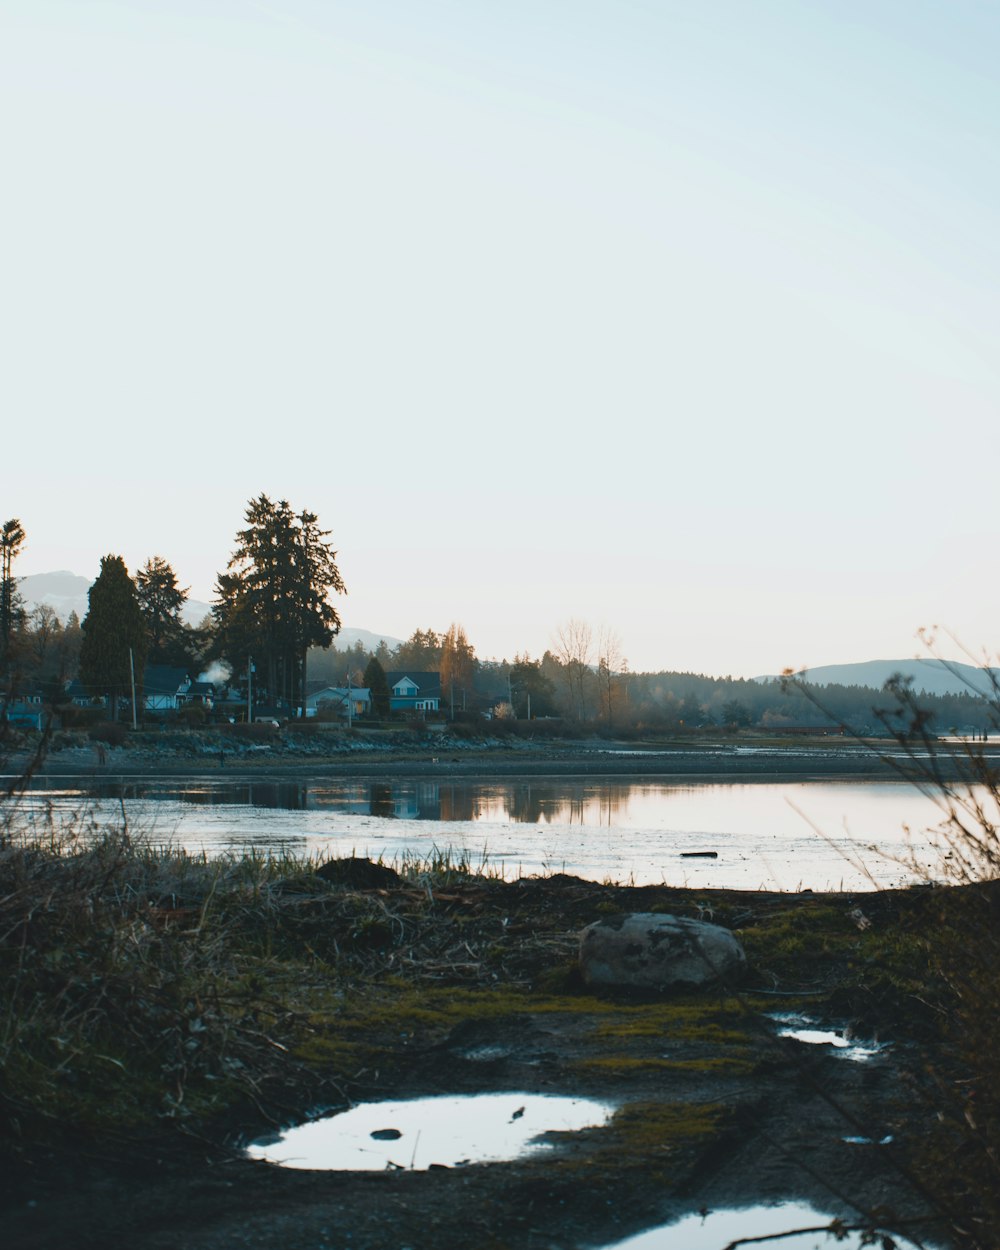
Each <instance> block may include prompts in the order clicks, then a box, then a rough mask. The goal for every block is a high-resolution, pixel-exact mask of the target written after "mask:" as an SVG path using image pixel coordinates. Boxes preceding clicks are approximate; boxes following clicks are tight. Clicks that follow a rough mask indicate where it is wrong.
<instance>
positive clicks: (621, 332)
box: [0, 0, 1000, 675]
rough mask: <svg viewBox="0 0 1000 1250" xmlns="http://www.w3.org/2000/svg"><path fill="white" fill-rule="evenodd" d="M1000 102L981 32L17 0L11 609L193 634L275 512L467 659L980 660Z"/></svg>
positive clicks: (5, 276)
mask: <svg viewBox="0 0 1000 1250" xmlns="http://www.w3.org/2000/svg"><path fill="white" fill-rule="evenodd" d="M998 63H1000V6H998V5H996V4H995V3H992V2H991V0H982V2H977V0H939V2H937V3H927V2H925V0H899V2H896V0H825V2H820V0H814V2H809V0H797V2H796V0H785V2H782V0H530V2H528V0H523V2H522V0H504V3H498V2H497V0H437V2H431V0H350V2H338V0H264V2H262V3H253V2H251V0H242V2H241V0H117V2H115V3H110V2H109V3H99V2H96V0H95V2H90V0H86V2H85V0H67V2H65V3H58V2H56V0H0V127H2V135H0V140H2V154H3V172H4V191H3V194H2V195H0V231H2V248H3V265H2V271H0V334H2V344H3V348H2V359H3V367H2V369H0V399H2V408H0V411H2V414H3V416H2V429H3V433H2V436H0V520H3V519H6V518H7V517H11V516H16V517H19V518H20V520H21V522H22V524H23V525H24V528H25V530H26V532H27V536H28V541H27V546H26V548H25V551H24V554H23V556H22V557H21V559H20V560H19V562H18V566H17V570H16V571H17V572H19V573H21V574H22V575H24V574H28V573H39V572H45V571H50V570H54V569H61V568H65V569H70V570H72V571H74V572H76V573H80V574H83V575H84V576H87V577H93V576H96V574H97V571H98V565H99V560H100V557H101V555H103V554H106V553H108V552H116V553H120V554H122V555H123V556H124V557H125V560H126V562H127V564H128V565H129V567H130V569H132V570H133V571H134V570H135V568H136V567H137V566H138V565H139V564H141V563H142V562H143V561H144V560H145V559H146V558H147V557H149V556H151V555H153V554H160V555H162V556H164V557H165V558H166V559H168V560H169V561H170V562H171V563H172V564H173V566H174V568H175V569H176V571H177V573H178V575H179V577H180V578H181V580H182V582H183V583H184V584H185V585H189V586H190V587H191V590H192V594H193V595H194V596H195V597H197V598H201V599H210V598H211V596H212V585H213V581H214V577H215V574H216V572H217V571H218V570H219V569H221V568H222V567H224V565H225V562H226V560H227V559H228V556H229V553H230V551H231V549H232V546H233V536H234V534H235V532H236V530H237V529H238V528H239V527H240V525H241V522H242V514H243V509H244V507H245V505H246V502H247V500H248V499H249V498H250V497H251V496H253V495H256V494H259V493H260V492H265V493H267V494H269V495H271V496H272V497H273V498H287V499H288V500H289V502H290V503H291V504H292V505H293V507H295V508H296V509H301V508H303V507H308V508H310V509H312V510H314V511H316V512H317V513H318V514H319V516H320V520H321V521H322V523H323V524H324V526H325V527H326V528H328V529H330V530H331V531H332V537H333V541H334V544H335V546H336V548H337V549H338V551H339V563H340V567H341V571H342V573H343V575H344V578H345V581H346V583H347V586H348V590H349V595H348V597H347V598H346V599H345V600H343V601H342V603H341V605H340V606H341V610H342V615H343V619H344V623H345V624H346V625H353V626H358V627H361V628H367V629H372V630H376V631H380V632H385V633H389V634H393V635H396V636H399V637H404V636H407V635H408V634H410V633H411V632H412V631H413V629H414V628H415V627H417V626H421V627H428V626H430V627H433V628H435V629H438V630H444V629H446V628H447V626H448V624H449V623H450V622H451V621H458V622H461V623H462V624H464V626H465V628H466V631H467V633H468V635H469V637H470V640H471V641H472V642H473V643H474V645H475V646H476V648H477V651H478V653H479V654H480V655H483V656H497V657H499V656H503V655H506V656H508V657H510V656H512V655H513V653H514V652H515V651H518V650H528V651H529V652H531V653H532V654H534V655H539V654H540V653H541V652H542V651H543V650H544V649H545V648H546V646H548V645H549V644H550V641H551V639H552V636H553V634H554V632H555V629H556V627H557V626H558V625H559V624H560V623H561V622H564V621H566V620H567V619H568V618H570V617H576V618H581V619H585V620H588V621H590V622H592V624H593V625H594V627H595V629H596V627H597V626H599V625H600V624H602V623H604V624H607V625H609V626H611V627H612V628H614V629H616V630H617V631H618V632H619V634H620V635H621V638H622V642H623V649H624V652H625V654H626V655H627V656H628V658H629V661H630V663H631V666H632V667H633V668H634V669H648V668H671V669H688V670H696V671H702V672H708V673H713V674H721V673H734V674H743V675H752V674H756V673H764V672H775V671H779V670H780V669H782V668H783V667H785V666H786V665H796V666H799V665H808V664H826V663H833V662H840V661H853V660H862V659H873V658H883V657H892V658H895V657H901V656H906V655H911V654H914V653H915V652H916V650H917V649H918V644H917V642H916V640H915V637H914V635H915V631H916V630H917V628H918V627H920V626H926V625H931V624H933V623H938V624H940V625H942V626H947V627H949V628H950V629H951V630H953V631H954V632H955V633H956V634H957V635H958V636H959V637H960V638H961V639H962V640H963V641H964V642H965V644H966V645H967V646H969V647H970V648H972V649H973V650H974V651H976V652H977V653H978V652H980V651H981V650H982V649H983V648H986V649H987V650H988V651H989V652H990V653H991V654H994V653H995V652H996V649H997V648H998V646H1000V637H998V633H1000V630H998V618H1000V613H998V607H1000V605H998V592H997V577H996V575H995V570H994V563H995V557H996V552H997V545H998V544H997V539H998V508H997V485H996V482H997V463H998V459H1000V454H998V443H1000V438H998V429H1000V426H998V420H997V416H998V398H1000V385H998V369H1000V355H998V347H997V345H998V343H1000V333H998V332H1000V325H998V320H1000V318H998V299H1000V222H998V206H1000V185H998V184H1000V151H998V137H1000V92H998V84H997V73H998V71H997V68H996V67H997V64H998ZM946 650H947V651H948V653H949V654H953V655H954V654H956V650H955V648H954V647H952V646H950V644H949V646H948V648H946Z"/></svg>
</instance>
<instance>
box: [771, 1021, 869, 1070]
mask: <svg viewBox="0 0 1000 1250" xmlns="http://www.w3.org/2000/svg"><path fill="white" fill-rule="evenodd" d="M767 1018H768V1019H769V1020H773V1021H774V1022H775V1023H776V1024H777V1025H778V1026H779V1027H778V1036H779V1037H790V1038H791V1039H792V1040H793V1041H796V1042H804V1043H806V1045H809V1046H829V1047H831V1049H833V1050H834V1051H836V1052H837V1054H838V1055H839V1056H840V1057H841V1058H843V1059H852V1060H854V1061H855V1062H856V1063H865V1062H867V1061H868V1060H869V1059H874V1058H875V1056H876V1055H882V1054H885V1052H886V1051H887V1050H888V1049H889V1048H890V1045H891V1044H890V1043H889V1042H860V1041H858V1040H857V1039H855V1038H851V1037H848V1035H847V1033H846V1032H845V1031H844V1030H842V1029H830V1028H823V1027H821V1026H820V1024H819V1022H818V1021H817V1020H813V1019H811V1018H810V1017H809V1016H801V1015H796V1014H793V1013H790V1012H781V1011H776V1012H771V1013H770V1014H769V1015H768V1017H767Z"/></svg>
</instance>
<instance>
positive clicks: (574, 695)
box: [555, 617, 594, 720]
mask: <svg viewBox="0 0 1000 1250" xmlns="http://www.w3.org/2000/svg"><path fill="white" fill-rule="evenodd" d="M593 638H594V634H593V630H592V629H591V628H590V626H589V625H588V624H587V622H586V621H580V620H577V618H576V617H571V618H570V619H569V620H568V621H566V622H565V624H563V625H560V626H559V627H558V628H557V629H556V636H555V653H556V655H557V656H558V657H559V660H560V662H561V663H562V666H563V674H564V676H565V680H566V689H567V695H568V698H569V704H570V707H571V708H572V710H573V712H574V714H575V715H576V716H577V717H578V719H580V720H586V717H587V685H588V681H589V679H590V678H591V676H592V674H591V671H590V664H591V660H592V658H593Z"/></svg>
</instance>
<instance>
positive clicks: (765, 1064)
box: [0, 866, 939, 1250]
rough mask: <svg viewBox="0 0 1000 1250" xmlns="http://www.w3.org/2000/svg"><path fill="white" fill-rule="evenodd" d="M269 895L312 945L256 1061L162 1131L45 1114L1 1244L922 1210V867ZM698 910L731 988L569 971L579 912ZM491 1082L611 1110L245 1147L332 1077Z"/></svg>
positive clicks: (251, 1241) (215, 1249) (9, 1193)
mask: <svg viewBox="0 0 1000 1250" xmlns="http://www.w3.org/2000/svg"><path fill="white" fill-rule="evenodd" d="M355 871H356V866H355V868H354V869H352V872H355ZM334 875H336V874H334ZM277 897H278V903H277V904H276V905H275V908H274V914H273V918H271V919H269V920H267V923H268V924H272V925H273V933H272V934H271V935H270V937H269V939H268V940H269V941H271V942H273V943H274V945H275V947H276V948H277V946H278V945H279V944H283V945H284V947H293V946H294V947H295V948H297V949H301V950H308V951H311V952H313V955H314V957H315V961H314V963H313V964H312V965H310V966H311V967H313V975H314V977H315V981H314V982H313V988H312V990H311V991H310V993H309V994H307V995H306V1001H307V1002H308V1003H309V1004H311V1005H310V1006H309V1007H308V1008H307V1009H302V1008H301V1007H300V1008H299V1009H298V1012H297V1014H296V1015H295V1018H294V1019H292V1018H291V1016H289V1017H288V1020H287V1022H286V1025H285V1028H286V1031H285V1033H283V1034H281V1035H280V1036H281V1038H282V1040H281V1042H280V1045H281V1047H282V1048H283V1049H285V1050H286V1051H287V1062H284V1061H282V1062H281V1063H279V1070H280V1073H281V1075H280V1077H279V1078H278V1079H275V1080H273V1081H271V1082H270V1083H265V1084H264V1085H262V1087H261V1088H260V1090H259V1096H258V1097H256V1098H255V1099H254V1100H253V1101H252V1102H248V1101H246V1100H244V1101H243V1102H241V1103H240V1104H239V1105H238V1106H234V1107H233V1108H231V1109H230V1110H229V1111H228V1112H227V1113H226V1114H225V1115H224V1116H222V1117H217V1118H214V1119H213V1118H211V1117H200V1118H199V1117H193V1118H192V1119H190V1120H189V1121H186V1122H185V1123H184V1124H183V1128H182V1129H181V1130H180V1131H178V1129H177V1128H176V1126H165V1127H164V1128H163V1129H162V1130H157V1129H154V1130H153V1131H149V1132H147V1131H143V1132H140V1133H136V1132H132V1133H130V1134H126V1133H125V1132H124V1131H122V1132H121V1133H120V1134H115V1133H109V1132H107V1131H104V1132H102V1134H101V1135H100V1136H99V1137H95V1138H90V1139H88V1138H87V1137H86V1136H85V1135H82V1134H79V1133H77V1134H75V1135H74V1137H73V1138H72V1139H70V1136H69V1134H67V1135H66V1139H65V1140H63V1141H60V1140H59V1138H58V1134H56V1135H55V1136H54V1137H52V1138H51V1139H50V1144H49V1145H48V1147H47V1148H46V1152H45V1153H44V1155H37V1154H36V1155H35V1157H33V1158H32V1159H31V1160H30V1162H28V1163H23V1162H22V1163H21V1164H19V1165H18V1167H17V1169H16V1171H11V1172H10V1173H8V1176H7V1181H6V1186H7V1188H6V1193H5V1202H4V1210H3V1212H2V1214H0V1219H2V1226H3V1228H4V1237H5V1244H6V1245H9V1246H12V1247H19V1248H22V1247H23V1248H24V1250H33V1248H37V1250H42V1248H43V1247H45V1248H48V1247H57V1246H58V1247H60V1248H62V1247H66V1246H74V1247H90V1246H95V1247H96V1246H108V1245H114V1244H128V1245H130V1246H131V1247H133V1250H142V1248H148V1250H154V1248H156V1250H160V1248H165V1247H168V1246H169V1247H171V1250H174V1248H175V1247H177V1246H184V1247H190V1248H191V1250H222V1248H223V1247H226V1248H229V1247H242V1246H256V1247H270V1246H274V1247H282V1248H283V1250H298V1248H299V1247H301V1248H302V1250H305V1248H306V1247H309V1248H310V1250H315V1248H316V1247H322V1246H330V1247H347V1246H351V1247H358V1248H359V1250H389V1248H390V1247H391V1248H393V1250H400V1248H402V1247H406V1246H409V1247H413V1248H414V1250H417V1248H418V1247H419V1248H422V1247H428V1248H431V1247H433V1248H435V1250H459V1247H461V1248H462V1250H465V1248H466V1247H469V1246H477V1247H479V1246H482V1247H497V1248H500V1247H522V1246H523V1247H529V1246H530V1247H566V1248H569V1247H582V1246H601V1245H610V1244H613V1243H614V1242H616V1241H618V1240H620V1239H621V1238H623V1237H624V1236H626V1235H628V1234H630V1233H634V1232H637V1231H640V1230H641V1229H643V1228H648V1227H650V1226H652V1225H654V1224H657V1223H660V1222H663V1221H665V1220H667V1219H669V1218H672V1217H675V1216H678V1215H680V1214H682V1213H684V1212H688V1211H693V1210H698V1209H699V1208H701V1207H703V1206H708V1207H712V1208H718V1207H721V1206H724V1205H743V1204H746V1203H748V1202H751V1201H759V1200H762V1199H763V1200H777V1199H781V1198H791V1197H801V1198H807V1199H811V1200H812V1201H813V1202H814V1203H815V1205H816V1206H817V1207H819V1208H821V1209H825V1210H829V1211H831V1212H833V1213H836V1214H841V1215H845V1216H851V1215H852V1214H854V1215H855V1216H856V1215H857V1211H858V1210H859V1209H860V1211H861V1212H862V1213H869V1214H870V1213H873V1212H875V1211H881V1212H883V1213H884V1214H883V1219H889V1220H893V1221H896V1222H897V1223H899V1222H902V1221H905V1220H907V1219H909V1218H912V1217H913V1216H915V1215H919V1214H923V1213H924V1212H925V1207H926V1203H925V1200H924V1199H923V1198H922V1196H921V1194H920V1192H919V1187H918V1186H915V1185H914V1184H913V1183H912V1181H911V1180H910V1179H909V1172H910V1165H911V1157H910V1156H911V1154H912V1149H913V1144H914V1142H916V1141H918V1140H919V1138H920V1136H921V1134H922V1133H923V1132H924V1131H925V1128H926V1124H927V1120H928V1116H929V1115H930V1114H931V1110H930V1104H929V1103H925V1102H924V1101H922V1099H921V1097H919V1096H918V1095H919V1091H920V1090H921V1089H922V1088H923V1086H924V1085H925V1084H926V1079H925V1077H924V1069H925V1065H926V1062H927V1060H928V1057H929V1056H932V1055H933V1054H934V1053H935V1047H937V1045H938V1042H939V1039H938V1038H937V1036H936V1034H935V1033H934V1030H933V1029H932V1028H928V1026H927V1011H926V1008H924V1007H923V1006H922V1004H921V1002H920V1001H919V999H918V996H917V994H916V992H915V989H914V983H913V982H912V981H911V980H909V979H908V978H912V977H913V974H914V970H915V965H914V959H915V958H918V956H917V955H915V953H914V951H915V948H913V947H912V946H911V945H909V944H908V943H909V942H910V938H911V936H912V935H913V934H914V932H916V931H918V930H919V926H920V923H921V909H922V908H923V907H924V906H925V900H924V898H923V897H922V896H921V892H920V891H908V892H898V893H891V892H887V893H885V894H881V895H878V896H874V897H873V896H866V897H865V898H864V900H863V903H864V908H865V916H866V920H867V921H868V924H867V926H866V927H865V928H864V929H863V930H862V929H860V928H859V927H858V924H857V921H856V919H855V918H854V917H853V916H852V913H853V912H854V910H855V909H856V907H857V905H858V900H857V899H855V898H854V897H852V896H848V895H812V894H807V895H787V894H764V893H753V894H745V893H740V892H736V891H707V890H701V891H692V890H677V889H668V888H666V887H644V888H628V887H616V886H602V885H595V884H593V883H590V882H585V881H580V880H577V879H575V878H570V877H565V876H561V875H560V876H556V877H552V878H549V879H547V880H523V881H517V882H503V881H491V880H488V879H483V878H474V877H473V878H467V879H464V880H461V879H456V880H451V881H446V882H444V883H441V882H436V883H435V882H431V881H430V880H428V881H425V882H413V881H401V882H399V883H393V882H387V883H385V884H384V885H380V886H378V887H377V888H372V889H358V888H356V887H355V886H351V885H335V884H331V883H330V882H327V881H323V880H319V881H317V882H315V883H313V884H312V885H311V886H310V887H309V888H306V885H305V884H304V883H303V882H302V881H298V882H291V883H288V884H287V885H286V886H285V887H284V888H283V889H282V890H280V891H278V895H277ZM181 902H183V900H181ZM706 909H710V910H711V913H712V915H713V918H714V920H715V922H716V923H721V924H723V925H726V926H727V927H730V928H732V929H734V930H735V931H736V932H737V933H738V934H739V936H740V937H741V939H742V941H743V942H744V945H745V947H746V949H747V953H748V957H749V960H750V971H749V974H748V976H747V978H746V980H745V981H744V983H743V984H741V985H740V986H738V987H728V988H726V989H725V990H718V989H717V990H715V991H712V992H702V993H687V994H682V995H676V996H672V997H669V998H661V997H656V996H649V997H646V998H636V997H634V996H628V995H623V994H603V995H594V994H592V993H589V992H587V991H586V990H585V989H584V987H583V986H582V985H581V984H580V981H579V977H578V974H577V973H576V970H575V951H576V943H577V936H578V933H579V931H580V929H581V928H583V927H584V925H586V924H588V923H590V922H591V921H593V920H595V919H599V918H601V917H602V916H609V915H614V914H618V913H624V912H640V911H641V912H648V911H660V912H669V913H671V914H676V915H681V916H689V917H697V916H698V915H701V914H704V913H705V911H706ZM267 915H268V916H270V915H271V913H267ZM334 947H335V948H336V959H335V958H334V955H333V954H332V953H331V952H332V951H333V949H334ZM334 967H335V968H336V976H335V977H334V975H333V970H334ZM324 969H329V980H328V982H324V980H323V970H324ZM916 971H918V972H919V971H920V970H919V968H917V969H916ZM274 992H275V993H277V990H275V991H274ZM777 1010H796V1011H802V1012H807V1013H809V1015H810V1016H812V1017H814V1018H815V1019H816V1020H818V1021H821V1022H824V1023H827V1024H837V1025H839V1026H841V1027H849V1028H853V1029H854V1030H855V1032H857V1033H858V1034H859V1035H862V1036H872V1037H874V1036H875V1035H876V1034H877V1035H878V1036H879V1037H880V1038H881V1039H882V1040H884V1041H891V1042H892V1047H891V1049H888V1050H886V1051H885V1052H884V1053H881V1054H880V1055H879V1056H878V1057H877V1058H874V1059H872V1060H871V1061H869V1062H867V1063H857V1062H851V1061H848V1060H845V1059H844V1058H842V1057H840V1056H838V1055H837V1054H836V1053H834V1052H833V1051H832V1050H831V1049H830V1048H821V1047H810V1046H805V1045H803V1044H801V1043H796V1042H791V1041H788V1040H783V1039H779V1038H777V1037H776V1028H775V1026H774V1023H773V1021H771V1020H770V1019H769V1018H768V1016H769V1013H771V1012H774V1011H777ZM275 1041H276V1044H277V1039H275ZM502 1090H510V1091H514V1092H520V1091H523V1092H534V1093H559V1094H568V1095H582V1096H588V1097H595V1098H601V1099H606V1100H608V1101H611V1102H613V1103H614V1104H615V1105H616V1106H617V1108H618V1111H617V1113H616V1114H615V1116H614V1117H613V1119H612V1120H611V1122H610V1123H609V1124H608V1125H607V1126H605V1127H603V1128H600V1129H592V1130H587V1131H585V1132H581V1133H577V1134H571V1135H567V1136H566V1138H565V1139H564V1140H561V1141H560V1142H559V1143H558V1145H557V1146H556V1147H554V1148H553V1150H552V1152H551V1153H550V1154H546V1155H544V1156H532V1157H530V1158H527V1159H525V1160H524V1161H520V1162H514V1163H504V1164H486V1165H474V1166H467V1167H456V1168H447V1169H441V1170H435V1171H432V1172H421V1173H417V1172H409V1171H405V1170H404V1171H395V1170H394V1171H390V1172H382V1173H372V1174H366V1173H356V1172H354V1173H313V1172H300V1171H292V1170H284V1169H281V1168H278V1167H275V1166H273V1165H269V1164H265V1163H257V1162H251V1161H249V1160H248V1159H246V1158H245V1157H244V1156H243V1155H242V1153H241V1148H242V1145H243V1144H244V1143H245V1142H246V1141H248V1140H251V1139H252V1138H254V1137H255V1136H258V1135H262V1134H264V1133H267V1132H268V1131H273V1130H274V1129H275V1128H276V1127H279V1126H281V1125H283V1124H288V1123H290V1122H293V1121H295V1120H296V1119H299V1118H301V1117H303V1116H306V1115H309V1114H315V1113H317V1112H318V1111H320V1110H321V1109H324V1108H325V1109H336V1108H340V1107H344V1106H345V1105H347V1104H348V1102H351V1101H353V1102H358V1101H363V1100H381V1099H390V1098H400V1097H412V1096H417V1095H427V1094H436V1093H441V1094H445V1093H447V1094H455V1093H463V1092H469V1093H472V1092H482V1091H502ZM847 1137H865V1138H869V1139H871V1140H872V1142H873V1143H874V1142H882V1141H883V1139H885V1138H887V1137H891V1138H892V1139H893V1140H892V1142H891V1143H887V1144H885V1145H875V1144H871V1145H868V1144H857V1143H851V1142H848V1141H845V1140H844V1139H845V1138H847ZM885 1213H891V1214H885ZM720 1250H721V1248H720Z"/></svg>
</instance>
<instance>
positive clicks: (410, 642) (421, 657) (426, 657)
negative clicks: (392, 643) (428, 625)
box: [393, 629, 444, 673]
mask: <svg viewBox="0 0 1000 1250" xmlns="http://www.w3.org/2000/svg"><path fill="white" fill-rule="evenodd" d="M443 644H444V638H443V637H442V636H440V635H438V634H436V633H435V632H434V630H433V629H415V630H414V631H413V633H412V634H411V635H410V637H409V638H407V640H406V642H401V643H400V644H399V646H398V647H397V648H396V651H395V655H394V656H393V664H394V666H395V667H396V668H397V669H412V670H413V672H415V673H436V672H439V671H440V668H441V650H442V646H443Z"/></svg>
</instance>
